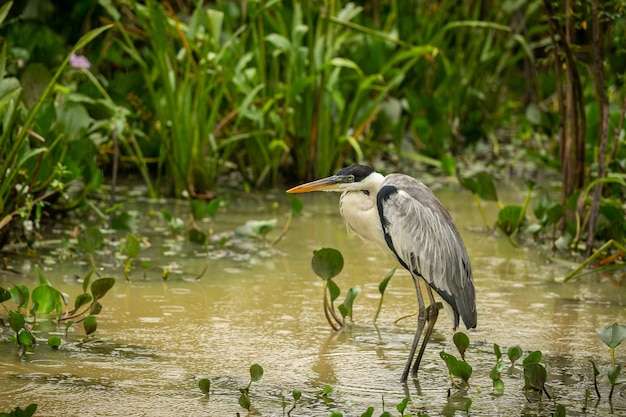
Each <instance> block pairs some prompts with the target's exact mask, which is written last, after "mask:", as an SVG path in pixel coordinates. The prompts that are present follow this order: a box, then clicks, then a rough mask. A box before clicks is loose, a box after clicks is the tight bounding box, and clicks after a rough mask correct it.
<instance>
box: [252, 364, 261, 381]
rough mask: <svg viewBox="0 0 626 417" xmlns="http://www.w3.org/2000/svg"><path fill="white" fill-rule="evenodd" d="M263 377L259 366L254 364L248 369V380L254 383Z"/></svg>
mask: <svg viewBox="0 0 626 417" xmlns="http://www.w3.org/2000/svg"><path fill="white" fill-rule="evenodd" d="M262 376H263V368H262V367H261V365H259V364H257V363H255V364H254V365H252V366H251V367H250V380H251V381H252V382H256V381H258V380H259V379H261V377H262Z"/></svg>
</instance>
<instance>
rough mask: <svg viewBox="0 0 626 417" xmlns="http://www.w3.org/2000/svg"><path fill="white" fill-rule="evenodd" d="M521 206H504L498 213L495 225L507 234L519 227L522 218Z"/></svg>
mask: <svg viewBox="0 0 626 417" xmlns="http://www.w3.org/2000/svg"><path fill="white" fill-rule="evenodd" d="M521 217H522V206H516V205H508V206H504V207H503V208H502V209H501V210H500V212H499V213H498V221H497V222H496V226H498V229H500V230H502V232H503V233H504V234H506V235H507V236H510V235H512V234H513V233H514V232H516V231H517V230H518V229H519V226H520V223H521V220H522V218H521Z"/></svg>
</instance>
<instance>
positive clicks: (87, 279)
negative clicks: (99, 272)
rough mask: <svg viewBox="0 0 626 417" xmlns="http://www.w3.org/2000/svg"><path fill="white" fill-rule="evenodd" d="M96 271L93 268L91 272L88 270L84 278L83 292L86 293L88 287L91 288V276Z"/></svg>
mask: <svg viewBox="0 0 626 417" xmlns="http://www.w3.org/2000/svg"><path fill="white" fill-rule="evenodd" d="M94 272H95V271H94V270H93V269H92V270H90V271H89V272H87V275H85V278H83V292H84V293H86V292H87V288H89V281H91V276H92V275H93V273H94Z"/></svg>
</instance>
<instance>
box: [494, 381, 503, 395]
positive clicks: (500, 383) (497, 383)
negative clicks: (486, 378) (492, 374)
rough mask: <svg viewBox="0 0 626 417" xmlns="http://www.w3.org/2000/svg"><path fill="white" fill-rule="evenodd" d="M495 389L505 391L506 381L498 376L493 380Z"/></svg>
mask: <svg viewBox="0 0 626 417" xmlns="http://www.w3.org/2000/svg"><path fill="white" fill-rule="evenodd" d="M493 389H494V391H496V392H498V393H499V392H503V391H504V382H503V381H502V380H501V379H500V378H496V379H494V380H493Z"/></svg>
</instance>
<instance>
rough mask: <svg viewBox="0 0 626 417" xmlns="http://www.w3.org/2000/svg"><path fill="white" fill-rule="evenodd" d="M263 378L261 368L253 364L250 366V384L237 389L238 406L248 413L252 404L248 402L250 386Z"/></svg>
mask: <svg viewBox="0 0 626 417" xmlns="http://www.w3.org/2000/svg"><path fill="white" fill-rule="evenodd" d="M261 377H263V367H261V365H259V364H257V363H255V364H253V365H251V366H250V382H248V385H246V386H245V387H242V388H239V392H240V393H241V394H240V395H239V405H240V406H242V407H243V408H245V409H246V410H248V411H250V407H251V406H252V402H251V401H250V386H251V385H252V383H253V382H257V381H259V380H260V379H261Z"/></svg>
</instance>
